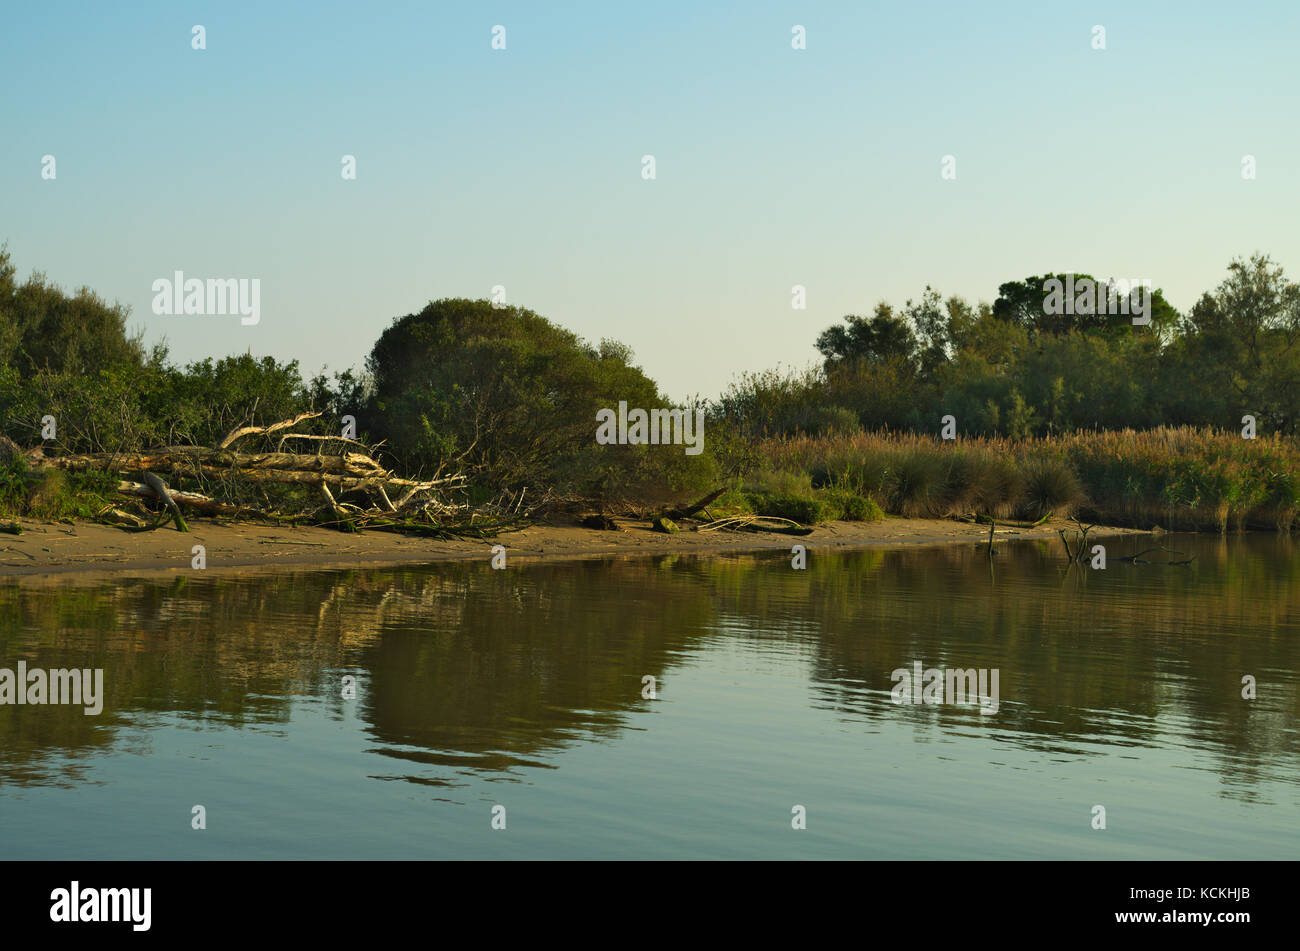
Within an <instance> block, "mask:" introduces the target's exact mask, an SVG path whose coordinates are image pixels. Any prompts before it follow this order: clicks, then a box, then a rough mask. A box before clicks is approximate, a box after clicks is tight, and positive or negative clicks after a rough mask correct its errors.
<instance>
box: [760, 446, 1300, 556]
mask: <svg viewBox="0 0 1300 951" xmlns="http://www.w3.org/2000/svg"><path fill="white" fill-rule="evenodd" d="M759 458H760V460H761V463H760V465H761V468H762V469H763V470H765V471H768V472H777V473H791V474H796V475H804V474H806V475H807V477H808V478H809V480H810V482H811V485H812V486H813V488H814V489H837V490H840V491H842V492H850V493H853V494H855V495H860V496H862V497H865V498H868V499H871V500H872V501H874V502H875V503H877V504H878V505H879V506H880V507H881V508H882V509H883V510H884V511H885V512H888V513H890V514H894V515H904V516H913V517H921V516H925V517H944V516H952V515H967V514H976V515H989V516H993V517H995V518H1008V517H1019V518H1035V519H1036V518H1040V517H1042V516H1044V515H1054V516H1071V515H1078V516H1080V517H1081V518H1084V519H1087V520H1091V521H1095V522H1104V523H1107V524H1113V525H1128V526H1135V527H1140V528H1150V527H1152V526H1154V525H1159V526H1160V527H1161V528H1164V529H1166V530H1169V531H1180V530H1181V531H1188V530H1195V531H1206V530H1217V531H1219V532H1226V531H1228V530H1229V529H1236V530H1243V529H1265V528H1266V529H1276V530H1278V531H1281V532H1290V531H1291V528H1292V526H1293V524H1294V522H1295V516H1296V513H1297V511H1300V482H1297V478H1296V473H1297V471H1300V442H1297V440H1295V439H1293V438H1284V437H1279V436H1272V437H1265V436H1260V437H1258V438H1255V439H1244V438H1242V436H1241V435H1240V433H1237V432H1235V431H1222V430H1213V429H1209V428H1192V427H1183V428H1169V427H1162V428H1157V429H1149V430H1131V429H1126V430H1111V431H1097V432H1091V431H1085V432H1075V433H1070V434H1065V435H1059V436H1053V437H1047V438H1041V439H1026V440H1015V439H1010V438H1005V437H992V438H961V439H957V440H950V441H944V440H940V439H938V438H935V437H930V436H923V435H915V434H905V433H888V432H882V433H855V434H850V435H827V436H793V437H787V438H781V439H772V440H768V441H765V442H764V443H763V444H762V445H761V446H760V451H759Z"/></svg>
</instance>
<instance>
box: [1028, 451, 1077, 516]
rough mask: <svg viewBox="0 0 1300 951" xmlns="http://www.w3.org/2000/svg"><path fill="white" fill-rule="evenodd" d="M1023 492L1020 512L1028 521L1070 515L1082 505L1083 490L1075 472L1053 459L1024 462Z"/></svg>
mask: <svg viewBox="0 0 1300 951" xmlns="http://www.w3.org/2000/svg"><path fill="white" fill-rule="evenodd" d="M1022 471H1023V473H1024V479H1025V491H1024V495H1023V497H1022V498H1021V502H1020V510H1021V512H1022V514H1024V515H1025V516H1027V517H1028V518H1031V519H1035V520H1037V519H1040V518H1042V517H1043V516H1044V515H1072V514H1073V513H1074V511H1075V509H1077V508H1078V507H1079V505H1080V503H1082V502H1083V498H1084V495H1083V487H1082V486H1081V485H1080V484H1079V478H1078V476H1076V475H1075V474H1074V470H1073V469H1071V468H1070V466H1069V464H1068V463H1067V462H1065V461H1064V460H1062V459H1058V458H1055V457H1053V456H1031V457H1029V458H1027V459H1025V460H1024V463H1023V469H1022Z"/></svg>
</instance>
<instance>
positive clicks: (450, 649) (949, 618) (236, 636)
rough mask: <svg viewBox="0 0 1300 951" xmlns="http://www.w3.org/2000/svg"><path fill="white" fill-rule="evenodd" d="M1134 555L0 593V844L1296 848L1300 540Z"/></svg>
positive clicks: (754, 560)
mask: <svg viewBox="0 0 1300 951" xmlns="http://www.w3.org/2000/svg"><path fill="white" fill-rule="evenodd" d="M1150 544H1151V543H1150V542H1149V541H1147V540H1144V539H1125V540H1123V541H1119V540H1112V541H1111V543H1110V551H1109V552H1108V555H1109V562H1108V565H1107V567H1106V568H1105V570H1094V569H1091V568H1084V567H1078V566H1076V567H1070V568H1067V567H1066V565H1065V558H1064V555H1063V550H1062V549H1061V546H1060V544H1059V543H1057V544H1056V545H1050V544H1047V543H1039V542H1022V543H1008V544H1004V545H1002V546H1001V550H1000V552H999V554H998V555H997V556H996V557H995V558H992V559H989V558H987V557H985V556H984V555H982V554H980V553H978V552H976V551H975V550H973V549H972V548H970V547H967V546H949V547H940V548H929V549H908V550H897V551H886V550H864V551H857V552H849V553H832V552H822V551H819V550H817V548H816V547H815V546H812V547H810V549H809V552H808V562H807V567H806V569H803V570H796V569H794V568H793V567H792V564H791V556H790V555H789V554H783V553H781V552H764V553H755V554H727V555H716V556H708V557H675V556H674V557H655V558H640V559H608V560H586V561H572V562H562V563H559V562H557V563H533V564H528V563H524V562H522V561H520V562H517V563H512V564H511V565H510V566H509V567H508V568H506V569H505V570H493V569H492V568H491V567H490V566H489V564H488V558H487V557H486V554H485V558H484V559H483V560H482V562H481V563H474V564H440V565H435V566H430V567H421V568H401V569H358V570H354V571H342V572H340V571H330V572H322V571H312V572H308V571H303V572H279V573H266V572H263V573H258V574H254V575H217V574H205V573H204V572H199V571H194V572H190V573H186V574H183V575H171V576H159V575H154V576H148V577H145V576H141V577H119V578H114V579H113V580H112V581H111V582H106V581H103V580H98V581H92V580H89V579H79V578H76V577H72V576H60V577H51V578H44V579H40V578H26V579H21V580H15V579H6V580H5V581H3V582H0V668H8V669H14V670H16V669H17V664H18V662H19V661H23V662H25V663H26V665H27V668H28V669H29V670H31V669H33V668H41V669H58V668H73V667H76V668H90V669H96V668H98V669H102V670H103V672H104V673H103V677H104V681H103V683H104V688H103V694H104V697H103V698H102V702H103V709H102V712H101V713H99V714H98V715H93V716H87V715H85V713H84V711H83V709H82V707H78V706H69V705H60V706H54V705H45V706H40V705H30V704H28V705H22V706H19V705H12V704H11V705H4V706H0V859H10V858H53V859H88V858H119V859H133V858H222V859H230V858H331V859H334V858H338V859H341V858H418V859H424V858H656V859H658V858H870V859H935V858H977V859H978V858H989V859H999V858H1047V859H1072V858H1121V859H1127V858H1132V859H1138V858H1142V859H1151V858H1154V859H1160V858H1187V859H1205V858H1245V859H1254V858H1294V857H1295V856H1296V854H1297V851H1298V847H1300V739H1298V734H1297V713H1298V712H1300V689H1298V688H1300V636H1298V634H1297V621H1298V620H1300V585H1297V584H1295V583H1294V582H1296V581H1297V580H1300V555H1298V553H1297V550H1296V549H1295V548H1293V547H1292V545H1291V543H1290V542H1289V541H1288V540H1286V539H1279V538H1275V537H1272V536H1247V537H1228V538H1219V537H1199V536H1198V537H1186V536H1169V537H1168V539H1167V540H1166V544H1167V545H1168V546H1169V547H1172V548H1176V549H1178V550H1179V551H1182V552H1185V553H1186V554H1185V555H1184V556H1182V557H1186V556H1188V555H1194V556H1195V557H1194V560H1193V561H1192V563H1191V564H1190V565H1185V566H1163V565H1159V564H1151V565H1132V564H1125V563H1122V562H1119V561H1118V560H1117V558H1118V557H1119V556H1122V555H1124V554H1131V553H1133V552H1135V551H1138V550H1140V549H1141V548H1145V547H1149V545H1150ZM1174 557H1178V556H1172V555H1167V554H1165V553H1163V552H1156V553H1153V554H1152V555H1149V556H1148V558H1151V559H1167V558H1174ZM917 663H919V664H920V665H922V668H923V669H930V668H935V669H939V670H941V671H944V670H949V669H954V668H960V669H963V670H970V669H976V670H984V671H987V672H989V675H990V680H989V681H988V683H989V684H991V683H992V680H991V676H992V672H994V671H996V672H997V675H998V676H997V681H996V683H997V687H998V696H997V703H996V707H997V709H996V712H990V711H991V708H992V704H986V705H985V706H984V707H983V708H981V707H980V705H979V704H978V703H974V702H952V703H947V702H940V703H902V704H900V703H897V702H895V700H896V693H895V690H894V688H895V685H896V683H897V682H898V679H899V678H896V677H895V676H894V672H895V671H903V670H906V671H908V672H909V673H910V672H911V671H912V670H914V669H915V668H914V664H917ZM647 678H653V680H649V679H647ZM1243 678H1246V680H1245V681H1244V680H1243ZM1244 682H1245V683H1248V684H1249V683H1253V693H1254V697H1253V699H1248V698H1245V697H1243V691H1246V692H1247V693H1249V692H1250V691H1249V690H1248V689H1247V688H1246V687H1244V686H1243V683H1244ZM652 690H653V694H654V696H653V698H651V697H650V696H648V695H649V694H650V693H651V691H652ZM935 699H947V698H943V697H938V698H935ZM956 699H960V698H956ZM196 807H202V808H201V809H197V808H196ZM1098 807H1100V809H1102V810H1104V813H1103V812H1101V811H1100V810H1099V808H1098ZM200 817H201V819H202V822H200ZM1103 817H1104V825H1105V827H1104V828H1099V827H1097V826H1099V825H1100V823H1101V821H1102V818H1103ZM200 824H201V825H204V826H205V827H204V828H195V827H194V826H195V825H200ZM500 826H504V828H501V827H500ZM796 826H803V828H796Z"/></svg>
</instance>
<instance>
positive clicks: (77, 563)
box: [0, 518, 1145, 576]
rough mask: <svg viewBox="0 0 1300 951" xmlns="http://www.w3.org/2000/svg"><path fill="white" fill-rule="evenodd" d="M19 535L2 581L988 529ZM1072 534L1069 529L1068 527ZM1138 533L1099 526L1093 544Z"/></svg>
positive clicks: (220, 530)
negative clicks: (198, 566) (469, 535)
mask: <svg viewBox="0 0 1300 951" xmlns="http://www.w3.org/2000/svg"><path fill="white" fill-rule="evenodd" d="M20 524H21V525H22V527H23V533H22V534H21V535H0V576H6V575H27V576H30V575H67V574H70V573H73V574H87V573H96V574H97V573H109V574H116V573H121V572H153V571H178V572H180V571H184V572H188V571H192V570H194V569H193V567H192V561H193V559H194V557H195V555H194V553H193V548H194V546H195V545H202V546H203V548H204V558H205V560H206V569H205V570H207V571H226V570H241V571H247V570H256V569H261V568H346V567H359V566H385V565H414V564H423V563H429V562H437V561H449V560H466V559H475V558H481V559H483V560H484V561H487V560H489V559H490V558H491V557H492V547H493V546H494V545H503V546H504V547H505V549H506V557H507V562H508V563H509V561H511V560H514V559H548V560H565V559H573V558H590V557H606V556H610V555H654V554H691V553H704V552H721V551H754V550H764V549H784V550H786V551H789V550H790V548H791V547H792V546H793V545H796V544H801V545H804V546H806V547H807V548H808V550H809V552H810V553H815V552H816V550H817V549H818V548H874V547H906V546H912V545H942V544H963V543H964V544H975V543H977V542H980V541H984V540H986V539H987V538H988V527H987V526H985V525H973V524H969V523H965V522H957V521H952V520H949V519H927V518H886V519H884V520H882V521H877V522H827V523H824V524H821V525H818V526H817V527H816V528H814V529H813V531H812V534H810V535H807V536H801V537H794V536H789V535H775V534H758V533H732V532H721V531H714V532H693V531H682V532H678V533H676V534H672V535H667V534H663V533H661V532H656V531H653V530H652V529H651V528H650V523H649V522H636V521H626V522H623V521H620V523H619V528H618V529H616V530H609V531H599V530H594V529H589V528H584V527H582V526H579V525H570V524H552V525H537V526H533V527H530V528H527V529H523V530H522V531H516V532H510V533H508V534H504V535H501V536H500V537H498V538H496V539H487V540H478V539H470V540H466V539H454V540H448V541H441V540H436V539H429V538H415V537H409V536H403V535H394V534H389V533H385V532H365V533H358V534H344V533H341V532H337V531H333V530H330V529H324V528H314V527H302V528H287V527H286V528H276V527H271V526H265V525H256V524H241V523H223V524H217V523H211V522H202V521H198V520H195V521H192V522H191V523H190V529H191V530H190V532H189V533H181V532H177V531H174V530H171V529H162V528H160V529H158V530H156V531H152V532H126V531H122V530H121V529H117V528H113V527H110V526H105V525H98V524H94V523H82V522H78V523H75V524H67V523H63V522H50V521H43V520H38V519H22V520H20ZM1062 527H1066V523H1064V522H1058V521H1053V522H1049V523H1046V524H1043V525H1039V526H1036V527H1033V528H1029V527H1025V528H1016V527H1009V526H1008V527H1005V528H1004V527H999V528H998V530H997V537H998V539H1005V540H1016V539H1036V538H1039V539H1050V540H1052V541H1053V542H1055V543H1056V544H1057V545H1058V546H1059V544H1060V542H1059V540H1058V539H1057V534H1056V533H1057V530H1058V528H1062ZM1071 527H1072V526H1071ZM1140 534H1145V533H1143V532H1138V531H1135V530H1131V529H1123V528H1103V527H1100V526H1099V527H1097V528H1095V529H1093V530H1092V532H1091V533H1090V536H1089V537H1090V539H1091V538H1101V537H1104V536H1115V535H1140Z"/></svg>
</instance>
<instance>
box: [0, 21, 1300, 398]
mask: <svg viewBox="0 0 1300 951" xmlns="http://www.w3.org/2000/svg"><path fill="white" fill-rule="evenodd" d="M4 21H5V23H4V29H3V31H0V78H2V79H3V88H4V90H5V92H4V114H3V120H2V122H0V129H2V130H3V134H0V242H5V241H7V242H8V244H9V249H10V251H11V253H12V254H13V255H14V258H15V263H16V264H17V266H18V268H19V271H20V273H22V274H26V273H27V272H29V271H31V270H33V269H39V270H43V271H44V272H46V273H47V274H48V275H49V277H50V278H51V279H53V280H55V281H56V282H58V283H60V284H63V285H64V286H65V287H68V288H72V287H75V286H79V285H81V284H87V285H89V286H91V287H92V288H94V289H95V290H97V291H99V292H100V293H101V294H103V295H104V296H105V297H108V298H109V299H116V300H119V301H121V302H122V303H124V304H126V305H128V306H129V307H130V308H131V310H132V318H131V323H132V325H133V326H139V327H143V328H144V329H145V331H146V335H147V338H148V339H149V340H151V341H152V340H157V339H160V338H161V337H163V336H165V337H166V338H167V340H168V341H169V343H170V345H171V348H172V353H173V356H174V357H175V358H176V359H178V360H181V361H186V360H190V359H195V358H199V357H202V356H208V355H213V356H221V355H225V354H229V353H243V352H244V351H246V350H250V349H251V351H252V352H253V353H254V354H256V355H262V354H271V355H274V356H276V357H278V358H281V359H287V358H290V357H296V358H298V359H299V360H300V361H301V363H302V365H303V368H304V369H305V370H306V371H308V372H314V371H315V370H317V369H319V368H320V367H321V366H322V365H325V364H327V365H329V366H330V367H331V368H332V369H341V368H344V367H348V366H359V365H360V364H361V363H362V361H363V360H364V357H365V355H366V353H367V352H368V351H369V349H370V346H371V344H372V343H373V342H374V340H375V338H376V337H377V335H378V334H379V333H380V332H381V331H382V330H383V328H384V327H386V326H387V325H388V324H389V322H390V321H391V320H392V319H393V318H394V317H396V316H399V315H402V314H406V313H409V312H412V311H415V310H418V309H419V308H421V307H422V306H423V305H424V304H425V303H427V302H428V301H429V300H432V299H435V298H439V297H448V296H465V297H487V296H488V295H489V294H490V291H491V288H492V286H493V285H496V284H501V285H504V286H505V288H506V293H507V299H508V301H509V302H510V303H516V304H521V305H524V306H527V307H531V308H532V309H534V310H536V311H538V312H540V313H541V314H543V315H545V316H546V317H549V318H550V319H552V320H554V321H556V322H557V323H559V324H561V325H563V326H565V327H568V328H570V329H572V330H574V331H575V332H577V333H579V334H581V335H582V336H584V337H586V338H588V339H590V340H592V341H597V340H599V339H600V338H602V337H613V338H616V339H619V340H622V341H623V342H625V343H627V344H629V345H630V346H631V347H632V348H633V350H634V351H635V353H636V355H637V361H638V362H639V363H640V364H641V365H642V366H643V367H644V368H645V369H646V371H647V372H648V373H649V374H650V375H651V376H652V377H654V378H655V379H657V380H659V381H660V383H661V384H662V385H663V386H664V388H665V390H666V391H667V393H668V394H669V395H671V396H673V397H676V398H681V397H684V396H685V395H687V394H689V393H701V394H703V395H706V396H712V395H716V394H717V393H718V392H719V391H720V390H721V389H722V388H723V387H724V386H725V385H726V384H727V382H728V381H729V380H730V379H731V378H732V377H733V375H734V374H735V373H736V372H738V371H741V370H745V369H762V368H766V367H771V366H775V365H777V364H786V365H790V364H793V365H797V366H798V365H804V364H807V363H809V362H811V361H813V360H814V359H815V358H816V356H817V355H816V352H815V350H814V349H813V346H812V344H813V340H814V339H815V337H816V335H817V333H818V332H819V331H820V330H821V329H823V328H824V327H826V326H827V325H829V324H831V323H833V322H835V321H837V320H838V319H839V318H840V317H842V316H843V315H844V314H846V313H863V312H868V311H869V310H870V309H871V308H872V306H873V305H874V304H875V302H876V301H878V300H880V299H888V300H891V301H893V302H895V303H899V304H901V303H902V302H903V300H904V299H905V298H907V297H916V296H919V293H920V292H921V290H922V289H923V287H924V286H925V284H927V283H929V284H932V285H934V286H935V287H937V288H938V289H939V290H940V291H942V292H943V293H945V294H952V293H956V294H961V295H963V296H967V297H969V298H972V299H981V298H982V299H986V300H992V299H993V298H994V297H995V296H996V290H997V285H998V284H999V283H1000V282H1002V281H1005V280H1010V279H1015V278H1020V277H1025V276H1028V275H1031V274H1039V273H1043V272H1046V271H1049V270H1050V271H1063V270H1079V271H1089V272H1091V273H1094V274H1096V275H1098V276H1101V277H1116V278H1121V277H1123V278H1140V277H1149V278H1151V279H1152V280H1153V281H1154V283H1155V285H1156V286H1158V287H1163V288H1164V289H1165V292H1166V296H1167V297H1168V299H1169V300H1170V302H1171V303H1173V304H1174V305H1175V306H1176V307H1178V308H1180V309H1186V308H1188V307H1190V305H1191V304H1192V303H1193V302H1194V301H1195V299H1196V298H1197V297H1198V296H1199V294H1200V293H1201V292H1202V291H1204V290H1206V289H1209V288H1211V287H1213V286H1214V285H1215V284H1217V283H1218V282H1219V281H1220V280H1221V279H1222V278H1223V276H1224V270H1225V266H1226V265H1227V263H1228V261H1229V260H1230V259H1231V258H1232V257H1233V256H1235V255H1248V254H1250V253H1251V252H1253V251H1256V250H1260V251H1265V252H1267V253H1269V254H1271V255H1272V256H1273V257H1274V258H1275V259H1276V260H1277V261H1279V262H1280V263H1281V264H1283V265H1285V266H1287V267H1288V269H1289V273H1290V274H1291V276H1292V277H1293V278H1295V277H1296V276H1297V275H1300V228H1297V226H1296V225H1297V222H1298V221H1300V123H1298V122H1297V121H1296V117H1297V114H1298V113H1300V109H1298V108H1297V107H1298V105H1300V68H1297V62H1296V57H1295V42H1296V37H1297V36H1300V4H1297V3H1295V2H1293V0H1278V2H1271V3H1249V2H1246V3H1239V4H1232V5H1229V6H1226V7H1225V6H1223V5H1222V4H1217V3H1216V4H1211V3H1185V2H1178V3H1175V2H1168V3H1141V2H1119V3H1109V2H1091V3H1060V2H1052V3H1044V2H1042V0H1038V2H1026V3H990V4H973V3H964V2H949V3H942V2H940V3H925V4H908V3H902V4H900V3H887V4H886V3H849V2H844V3H813V2H789V3H767V2H735V3H726V4H723V3H715V4H700V3H693V2H686V3H677V2H659V3H654V4H599V3H559V4H538V3H518V4H516V3H492V4H470V3H463V4H452V3H433V2H428V0H424V2H420V3H411V4H388V3H351V2H349V3H312V4H301V5H289V4H276V3H224V2H223V3H194V4H186V3H133V4H128V5H117V4H104V3H59V2H52V3H41V4H23V5H21V6H13V7H11V8H9V9H7V10H6V12H5V17H4ZM194 24H202V25H203V26H204V27H205V28H206V31H207V49H206V50H204V51H195V50H192V49H191V45H190V38H191V27H192V26H193V25H194ZM495 24H502V25H504V26H505V27H506V31H507V32H506V39H507V49H506V50H504V51H493V50H492V49H491V48H490V40H491V29H492V27H493V26H494V25H495ZM795 24H801V25H803V26H805V27H806V28H807V37H808V39H807V46H808V48H807V49H806V50H804V51H795V50H792V49H791V44H790V39H791V27H792V26H793V25H795ZM1095 24H1100V25H1102V26H1104V27H1105V28H1106V45H1107V49H1106V50H1105V51H1095V50H1093V49H1092V48H1091V30H1092V27H1093V26H1094V25H1095ZM647 153H648V154H653V155H654V156H655V158H656V162H657V176H658V177H657V179H656V180H655V181H644V180H642V177H641V156H642V155H643V154H647ZM46 154H52V155H54V156H55V159H56V162H57V176H58V177H57V179H55V180H54V181H45V180H42V178H41V175H40V171H41V157H42V156H43V155H46ZM345 154H352V155H355V156H356V157H357V180H356V181H344V180H343V179H342V178H341V176H340V168H341V166H340V159H341V157H342V156H343V155H345ZM947 154H951V155H954V156H956V159H957V180H956V181H951V182H949V181H943V180H941V178H940V175H939V169H940V161H941V158H942V156H944V155H947ZM1246 154H1251V155H1254V156H1255V157H1256V160H1257V163H1258V178H1257V179H1256V180H1255V181H1249V182H1248V181H1243V179H1242V177H1241V159H1242V156H1243V155H1246ZM177 269H180V270H183V271H184V272H186V274H187V275H188V276H193V277H250V278H251V277H257V278H260V279H261V282H262V320H261V323H260V324H258V325H257V326H248V327H246V326H241V325H240V323H239V321H238V319H237V318H216V317H211V318H210V317H179V318H175V317H158V316H155V315H154V314H153V313H152V310H151V306H150V304H151V301H152V298H153V293H152V290H151V284H152V282H153V281H154V280H155V279H156V278H160V277H169V276H170V275H171V273H172V272H173V271H174V270H177ZM794 284H803V285H806V286H807V288H808V308H807V310H804V311H795V310H792V309H791V306H790V287H791V285H794Z"/></svg>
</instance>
